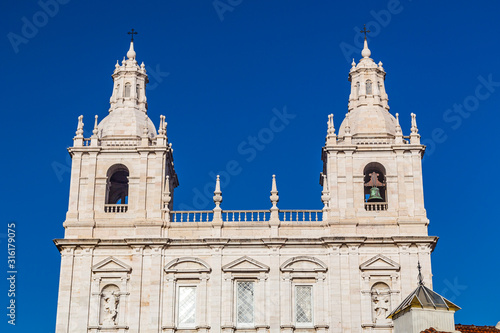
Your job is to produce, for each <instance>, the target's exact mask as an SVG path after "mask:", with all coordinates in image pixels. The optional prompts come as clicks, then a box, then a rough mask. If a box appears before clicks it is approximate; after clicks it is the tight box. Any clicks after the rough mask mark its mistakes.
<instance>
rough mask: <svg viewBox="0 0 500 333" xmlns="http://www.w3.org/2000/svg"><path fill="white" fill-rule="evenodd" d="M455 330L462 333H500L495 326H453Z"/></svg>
mask: <svg viewBox="0 0 500 333" xmlns="http://www.w3.org/2000/svg"><path fill="white" fill-rule="evenodd" d="M455 329H456V330H457V331H460V332H462V333H500V330H499V329H497V328H495V326H475V325H461V324H457V325H455Z"/></svg>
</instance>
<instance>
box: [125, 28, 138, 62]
mask: <svg viewBox="0 0 500 333" xmlns="http://www.w3.org/2000/svg"><path fill="white" fill-rule="evenodd" d="M127 33H128V34H129V35H131V36H132V37H131V38H130V49H129V50H128V52H127V58H129V59H131V60H132V59H135V55H136V54H135V51H134V35H137V31H134V29H132V31H129V32H127Z"/></svg>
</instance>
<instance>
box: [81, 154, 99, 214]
mask: <svg viewBox="0 0 500 333" xmlns="http://www.w3.org/2000/svg"><path fill="white" fill-rule="evenodd" d="M86 164H87V165H86V169H87V170H86V171H87V172H86V175H87V180H86V184H85V194H84V195H85V197H84V200H83V201H84V202H85V207H84V209H82V210H81V211H80V219H81V220H85V221H93V220H94V211H95V205H94V198H95V178H96V168H97V152H93V151H91V152H89V157H88V159H87V163H86Z"/></svg>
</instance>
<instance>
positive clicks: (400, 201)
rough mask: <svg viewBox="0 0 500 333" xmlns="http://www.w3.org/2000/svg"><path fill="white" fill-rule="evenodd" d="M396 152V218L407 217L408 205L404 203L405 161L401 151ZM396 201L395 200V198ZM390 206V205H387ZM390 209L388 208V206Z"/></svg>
mask: <svg viewBox="0 0 500 333" xmlns="http://www.w3.org/2000/svg"><path fill="white" fill-rule="evenodd" d="M395 152H396V165H397V170H396V172H397V188H396V197H397V207H395V208H396V209H397V210H398V216H404V217H407V216H408V204H407V202H406V200H407V199H406V187H405V176H406V174H405V160H404V155H403V152H404V151H403V150H395ZM395 199H396V198H395ZM394 204H396V202H394ZM389 205H391V203H389ZM389 209H390V206H389Z"/></svg>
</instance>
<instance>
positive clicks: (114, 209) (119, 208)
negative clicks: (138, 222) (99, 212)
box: [104, 204, 128, 213]
mask: <svg viewBox="0 0 500 333" xmlns="http://www.w3.org/2000/svg"><path fill="white" fill-rule="evenodd" d="M127 210H128V205H127V204H123V205H120V204H119V205H104V212H105V213H126V212H127Z"/></svg>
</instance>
